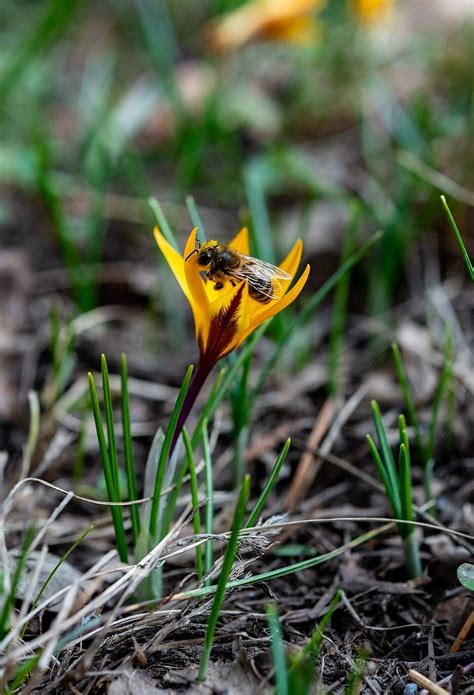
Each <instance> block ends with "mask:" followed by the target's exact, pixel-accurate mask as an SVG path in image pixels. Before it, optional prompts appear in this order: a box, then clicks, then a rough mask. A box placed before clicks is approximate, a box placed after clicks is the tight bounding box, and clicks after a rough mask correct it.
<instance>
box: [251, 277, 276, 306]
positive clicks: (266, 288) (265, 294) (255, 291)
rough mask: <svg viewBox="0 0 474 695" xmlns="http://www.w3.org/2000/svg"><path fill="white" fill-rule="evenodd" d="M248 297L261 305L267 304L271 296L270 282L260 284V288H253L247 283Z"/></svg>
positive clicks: (271, 285)
mask: <svg viewBox="0 0 474 695" xmlns="http://www.w3.org/2000/svg"><path fill="white" fill-rule="evenodd" d="M249 295H250V297H252V299H255V300H256V301H257V302H260V303H261V304H268V302H269V301H270V299H271V298H272V296H273V283H272V281H271V280H265V281H262V282H261V285H260V287H258V288H257V287H253V286H252V285H251V284H250V283H249Z"/></svg>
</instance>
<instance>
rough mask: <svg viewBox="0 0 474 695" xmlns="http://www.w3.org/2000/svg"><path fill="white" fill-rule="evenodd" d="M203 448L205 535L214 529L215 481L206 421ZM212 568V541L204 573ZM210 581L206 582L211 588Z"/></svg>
mask: <svg viewBox="0 0 474 695" xmlns="http://www.w3.org/2000/svg"><path fill="white" fill-rule="evenodd" d="M201 437H202V448H203V453H204V483H205V487H206V505H205V512H204V514H205V517H204V531H205V533H212V532H213V528H214V481H213V478H212V460H211V451H210V445H209V435H208V432H207V422H206V421H204V423H203V425H202V431H201ZM211 568H212V540H208V541H207V543H206V546H205V550H204V572H205V574H207V573H208V572H210V571H211ZM210 581H211V580H210V579H207V580H206V584H207V585H208V586H209V584H210Z"/></svg>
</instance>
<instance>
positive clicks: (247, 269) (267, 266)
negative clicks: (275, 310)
mask: <svg viewBox="0 0 474 695" xmlns="http://www.w3.org/2000/svg"><path fill="white" fill-rule="evenodd" d="M239 257H240V259H241V261H242V263H241V265H240V266H239V267H238V268H232V270H230V271H229V274H230V275H232V277H234V278H235V279H236V280H247V282H248V284H249V286H250V287H253V289H254V290H256V291H257V292H260V293H261V294H263V295H264V296H266V297H269V299H280V297H281V294H282V288H281V285H280V283H279V282H278V280H291V275H289V274H288V273H286V272H285V271H284V270H282V269H281V268H278V266H276V265H272V264H271V263H267V262H266V261H261V260H260V259H259V258H253V257H252V256H245V255H244V254H243V253H239ZM269 283H271V287H272V290H269ZM274 290H276V292H275V291H274Z"/></svg>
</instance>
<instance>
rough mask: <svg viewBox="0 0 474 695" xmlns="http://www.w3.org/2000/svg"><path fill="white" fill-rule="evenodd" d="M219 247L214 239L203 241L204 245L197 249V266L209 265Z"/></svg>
mask: <svg viewBox="0 0 474 695" xmlns="http://www.w3.org/2000/svg"><path fill="white" fill-rule="evenodd" d="M219 246H220V244H219V242H218V241H216V240H215V239H210V240H209V241H205V242H204V244H201V246H200V247H199V248H198V249H197V255H198V258H197V262H198V265H202V266H206V265H209V263H211V261H212V259H213V258H214V256H215V254H216V253H217V252H218V250H219Z"/></svg>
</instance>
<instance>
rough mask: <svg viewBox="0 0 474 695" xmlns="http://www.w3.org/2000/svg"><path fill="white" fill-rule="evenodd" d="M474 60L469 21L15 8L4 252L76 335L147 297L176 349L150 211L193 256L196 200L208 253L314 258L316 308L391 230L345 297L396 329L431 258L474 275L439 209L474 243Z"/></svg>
mask: <svg viewBox="0 0 474 695" xmlns="http://www.w3.org/2000/svg"><path fill="white" fill-rule="evenodd" d="M283 8H284V9H283ZM245 13H246V14H245ZM472 38H473V23H472V6H471V3H470V2H462V0H458V1H457V2H447V1H443V0H436V1H435V2H430V3H429V9H428V5H427V3H426V2H422V1H419V2H402V1H400V2H396V1H393V2H389V1H388V0H378V1H377V0H328V1H327V2H324V1H323V0H310V1H308V0H293V2H287V3H279V2H273V3H271V2H268V0H256V1H255V2H253V3H243V2H239V1H238V0H237V1H236V0H195V1H193V2H185V1H184V0H174V1H173V2H166V1H165V0H128V1H126V0H108V1H107V2H103V3H99V4H98V3H93V2H87V1H86V2H77V1H75V0H71V1H69V2H67V3H65V2H63V0H49V2H33V1H25V2H23V3H21V4H18V3H17V2H14V1H13V0H2V2H1V4H0V104H1V106H0V128H1V130H0V132H1V140H0V185H1V192H2V195H1V199H0V225H1V226H0V232H1V235H2V244H3V245H4V246H7V247H15V248H18V247H21V248H24V249H26V250H27V251H28V254H29V262H30V263H31V264H32V266H33V268H34V269H35V270H41V272H42V273H43V274H42V279H43V281H44V283H45V285H44V286H46V288H49V287H50V289H51V290H56V289H58V288H59V289H60V290H61V291H62V290H65V292H63V294H62V300H61V302H62V306H60V307H59V312H60V314H62V315H63V316H65V317H68V318H71V317H72V316H75V315H77V314H78V313H80V312H84V311H88V310H90V309H93V308H94V307H96V306H98V305H101V304H117V303H127V301H132V303H133V302H135V301H137V295H138V301H139V302H140V303H141V304H142V305H143V304H144V305H145V306H146V305H147V304H148V299H147V296H149V295H151V297H152V302H151V310H152V311H153V312H156V311H157V312H158V315H159V316H161V317H163V316H164V318H165V319H166V322H167V325H168V326H169V325H172V327H173V330H172V331H171V332H170V331H165V333H166V335H165V338H164V339H165V340H166V341H168V343H169V344H170V345H173V341H175V340H176V339H179V337H180V336H181V335H182V334H183V333H182V331H183V330H186V329H185V328H183V321H182V319H181V318H180V312H181V311H185V309H184V307H183V306H182V305H183V303H182V302H181V301H174V297H175V296H177V295H176V294H175V286H174V282H173V281H172V280H171V279H170V276H169V274H167V271H166V269H163V268H162V269H161V271H160V274H159V277H158V280H156V277H154V276H153V275H152V273H150V272H148V274H147V273H146V272H145V271H146V270H148V271H150V269H152V268H153V264H154V257H155V250H154V249H153V241H152V238H151V233H150V231H151V230H150V227H151V224H152V222H153V221H154V216H153V214H152V211H151V210H150V208H149V206H148V204H147V199H148V197H149V196H156V198H157V199H158V200H159V201H160V204H161V205H162V208H163V210H164V211H165V213H166V215H167V217H168V221H169V222H170V225H171V227H172V228H173V230H174V231H175V232H176V233H177V234H178V237H179V238H180V239H181V238H182V237H183V235H184V234H185V232H187V231H188V229H189V227H190V225H191V222H190V220H189V218H188V215H187V209H186V206H185V197H186V195H189V194H191V195H192V196H193V197H194V200H195V202H196V204H197V207H198V209H199V212H200V218H201V219H200V221H201V225H202V226H203V228H204V230H205V232H206V233H207V235H208V236H212V237H217V238H218V239H220V240H222V241H226V240H228V239H229V238H230V236H231V235H233V234H234V233H235V231H236V229H237V228H238V226H239V224H243V223H250V225H251V231H252V236H253V252H254V254H255V255H257V256H260V257H262V258H266V259H267V260H269V261H274V260H276V259H277V258H280V257H281V255H282V254H283V253H284V252H286V250H287V249H288V248H290V246H291V244H292V243H293V241H294V239H295V238H296V237H297V236H301V237H302V238H303V239H304V242H305V254H306V257H307V258H309V259H311V258H312V259H315V262H314V263H313V276H312V279H311V281H310V283H309V285H308V287H310V288H311V287H312V288H315V287H317V286H319V285H320V284H321V283H322V282H323V281H324V280H325V279H327V278H328V277H329V275H330V274H331V272H333V271H334V270H335V268H336V267H337V265H338V263H339V257H340V253H341V250H343V245H344V244H343V242H344V239H346V241H347V243H348V245H349V247H350V248H349V249H346V253H348V252H350V250H351V249H352V248H354V247H356V246H358V245H360V244H362V243H363V242H364V240H366V239H367V238H368V237H369V236H370V235H371V234H372V233H373V232H374V231H375V230H376V229H379V228H380V229H383V230H384V232H385V234H384V239H383V241H382V242H381V244H379V246H378V248H377V250H376V252H375V255H374V256H373V257H372V258H371V260H370V261H368V262H366V263H365V265H362V266H361V267H360V269H358V270H357V273H356V282H355V283H354V285H353V292H352V293H351V296H350V304H351V308H352V309H353V310H355V311H357V312H366V311H369V312H370V313H372V314H374V313H380V312H383V311H385V310H386V309H388V308H389V307H390V306H391V305H393V303H394V302H395V301H398V300H399V299H401V298H403V297H404V296H406V292H407V289H409V290H411V291H416V289H417V286H420V285H421V284H422V283H423V282H424V281H425V279H426V277H427V273H429V268H428V269H427V268H426V267H425V266H426V262H425V261H423V260H422V255H423V253H422V252H423V251H424V250H426V248H428V247H429V249H430V250H431V251H432V253H434V254H435V255H436V256H437V258H438V259H439V260H440V268H441V272H442V273H450V272H451V271H450V268H452V267H453V264H455V263H456V262H457V259H458V255H457V249H456V246H455V241H454V239H453V238H452V237H451V235H450V232H449V227H448V225H447V222H446V219H445V217H444V214H443V212H442V208H441V205H440V202H439V195H440V193H441V192H444V193H445V194H446V195H447V197H448V200H449V201H450V204H451V206H452V209H453V212H454V214H455V216H456V219H457V220H458V223H459V226H460V228H461V229H462V230H464V232H465V234H466V235H467V239H466V243H467V245H468V248H469V244H470V243H471V241H470V239H469V229H470V228H472V205H473V203H474V199H473V194H472V192H470V190H469V189H471V190H472V187H473V184H474V182H473V166H472V164H473V161H472V147H471V144H472V143H471V138H472V130H471V126H472V116H473V90H472V84H473V82H472V77H473V76H472V66H473V55H474V53H473V51H474V49H473V45H474V43H473V41H472ZM192 203H193V201H189V200H188V208H190V205H191V207H192ZM193 209H194V211H195V212H196V209H195V207H194V208H193ZM355 217H356V218H357V223H356V224H355V225H354V224H353V225H352V226H355V227H356V229H355V231H353V233H352V236H351V239H349V240H347V232H346V230H347V229H348V228H349V227H351V224H350V223H351V220H352V221H353V220H354V219H355ZM194 221H195V219H194ZM61 265H62V266H64V267H65V269H66V271H67V273H66V275H64V273H63V274H62V275H61V274H60V275H58V273H57V272H56V274H55V275H54V274H53V275H51V274H50V275H49V276H48V274H47V271H49V270H52V269H55V271H57V270H58V268H59V267H60V266H61ZM121 269H122V270H121ZM142 271H143V272H142ZM140 273H141V274H140ZM48 278H49V279H48ZM107 278H108V280H109V281H110V282H109V281H108V280H107ZM48 283H49V284H48ZM131 285H133V288H132V289H133V291H132V290H131ZM44 286H43V287H44ZM153 315H154V316H155V317H156V313H155V314H153ZM46 320H47V317H46V315H45V321H46ZM275 330H277V329H275Z"/></svg>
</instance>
